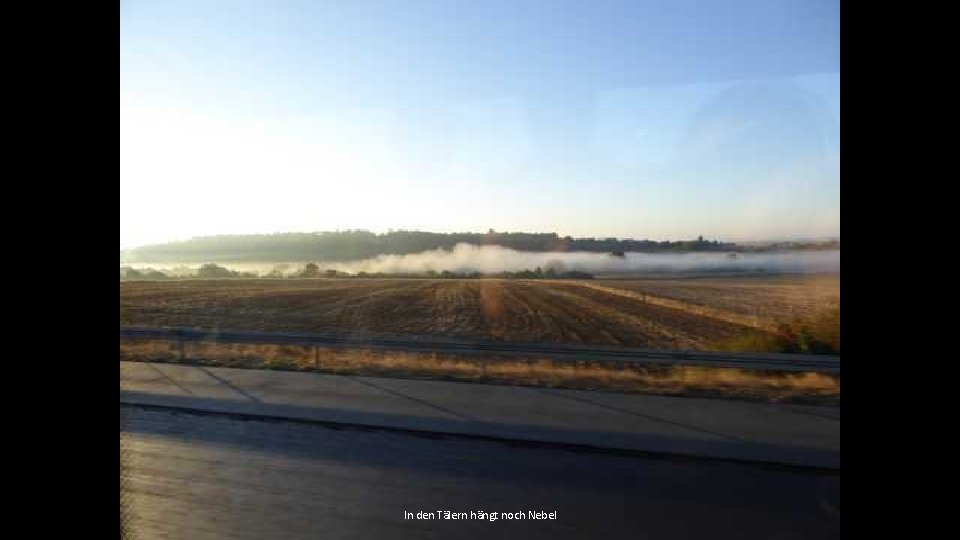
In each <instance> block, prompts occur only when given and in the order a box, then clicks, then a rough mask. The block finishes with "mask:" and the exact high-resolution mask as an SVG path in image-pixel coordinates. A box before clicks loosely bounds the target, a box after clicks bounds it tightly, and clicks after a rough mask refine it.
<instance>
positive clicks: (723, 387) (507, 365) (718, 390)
mask: <svg viewBox="0 0 960 540" xmlns="http://www.w3.org/2000/svg"><path fill="white" fill-rule="evenodd" d="M183 352H184V357H185V358H184V359H183V360H181V359H180V349H179V346H178V345H177V344H176V343H173V342H166V341H139V340H126V341H125V340H121V342H120V360H127V361H145V362H164V363H184V364H200V365H208V366H219V367H233V368H246V369H274V370H285V371H316V372H323V373H331V374H340V375H369V376H384V377H399V378H427V379H440V380H454V381H468V382H485V383H495V384H507V385H521V386H537V387H548V388H570V389H588V390H605V391H615V392H628V393H643V394H659V395H675V396H698V397H718V398H733V399H743V400H751V401H767V402H790V403H807V404H822V405H838V404H839V403H840V378H839V376H831V375H826V374H819V373H784V372H772V371H755V370H743V369H735V368H710V367H701V366H637V365H633V364H627V363H622V364H611V363H600V362H590V361H584V362H560V361H553V360H545V359H538V358H530V359H517V358H513V357H510V358H504V357H486V358H483V359H480V358H476V357H470V356H466V355H450V354H432V353H412V352H393V351H371V350H363V349H350V350H343V349H328V348H322V347H321V348H319V349H315V348H314V347H309V346H306V347H305V346H296V345H252V344H223V343H185V344H184V345H183ZM318 352H319V355H318V354H317V353H318Z"/></svg>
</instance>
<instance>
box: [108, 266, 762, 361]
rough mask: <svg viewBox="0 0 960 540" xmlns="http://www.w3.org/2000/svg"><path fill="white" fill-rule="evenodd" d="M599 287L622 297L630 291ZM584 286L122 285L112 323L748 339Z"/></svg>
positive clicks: (603, 339)
mask: <svg viewBox="0 0 960 540" xmlns="http://www.w3.org/2000/svg"><path fill="white" fill-rule="evenodd" d="M734 281H735V280H734ZM591 283H592V282H591ZM597 283H598V284H603V285H604V286H615V287H627V286H632V283H637V282H636V281H633V282H626V281H624V282H616V281H613V280H610V281H598V282H597ZM586 284H587V282H584V283H577V282H560V281H551V282H547V281H522V280H497V279H474V280H456V279H437V280H427V279H315V280H262V279H260V280H221V281H170V282H122V283H121V284H120V323H121V325H135V326H168V327H178V326H179V327H193V328H207V329H210V328H229V329H233V330H260V331H289V332H338V333H377V334H383V333H387V334H407V335H425V336H427V335H430V336H444V337H449V338H481V339H493V340H503V341H537V342H565V343H583V344H593V345H624V346H636V347H649V348H658V349H708V348H710V344H712V343H716V342H718V341H722V340H728V339H731V338H734V337H736V336H739V335H742V334H743V333H744V332H745V331H747V330H749V326H748V325H744V324H739V323H738V322H737V321H736V320H734V321H730V320H723V319H722V318H717V317H709V316H704V315H703V314H700V313H696V312H692V311H687V310H684V309H676V308H673V307H665V306H662V305H656V304H653V303H649V302H643V301H639V300H637V299H636V298H632V297H630V296H627V295H623V294H617V291H605V290H596V289H593V288H589V287H587V286H585V285H586ZM747 288H748V289H749V287H747ZM666 289H669V286H667V287H666ZM666 289H665V288H664V287H661V288H660V289H658V290H660V291H661V292H663V291H664V290H666ZM703 290H704V291H707V293H709V294H713V295H716V296H719V297H720V298H721V299H722V300H718V301H717V302H718V303H719V304H722V305H724V306H728V305H731V303H732V302H733V300H732V299H731V300H726V298H727V296H728V295H727V292H726V291H725V289H724V285H722V284H711V285H710V286H707V287H705V288H703ZM771 290H772V291H776V290H777V288H776V287H773V288H772V289H771V288H770V286H769V285H768V286H767V288H766V289H764V288H762V287H761V288H756V287H755V292H754V294H755V297H756V298H758V299H759V298H761V297H762V296H763V294H764V291H771ZM681 294H685V295H687V297H689V296H690V295H692V294H693V290H692V289H689V286H688V289H685V292H683V293H681ZM777 298H779V297H777ZM757 301H760V300H757ZM779 301H780V300H776V301H774V304H776V302H779Z"/></svg>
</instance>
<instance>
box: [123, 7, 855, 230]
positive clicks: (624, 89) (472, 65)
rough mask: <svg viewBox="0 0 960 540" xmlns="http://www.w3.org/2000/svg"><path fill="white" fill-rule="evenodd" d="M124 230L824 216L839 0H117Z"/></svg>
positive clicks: (727, 224) (831, 162)
mask: <svg viewBox="0 0 960 540" xmlns="http://www.w3.org/2000/svg"><path fill="white" fill-rule="evenodd" d="M120 23H121V25H120V26H121V29H120V32H121V34H120V36H121V37H120V246H121V249H123V248H131V247H136V246H140V245H144V244H153V243H160V242H166V241H171V240H184V239H187V238H190V237H194V236H206V235H216V234H245V233H274V232H288V231H297V232H306V231H322V230H344V229H366V230H370V231H374V232H386V231H387V230H388V229H406V230H424V231H434V232H454V231H478V232H482V231H486V230H488V229H490V228H494V229H496V230H498V231H499V230H503V231H528V232H554V231H555V232H557V233H558V234H561V235H570V236H574V237H608V236H610V237H621V238H622V237H631V238H649V239H651V240H679V239H691V238H696V237H697V236H699V235H703V236H704V237H707V238H711V239H713V238H717V239H721V240H723V241H744V240H775V239H788V238H825V237H839V236H840V145H839V133H840V120H839V118H840V76H839V4H838V3H837V2H830V1H824V2H796V1H779V0H773V1H760V0H749V1H737V2H733V3H731V2H719V1H718V2H710V1H708V2H702V1H701V2H691V1H686V0H682V1H679V2H674V3H671V4H669V5H666V4H663V3H655V2H652V1H651V2H647V1H632V2H592V3H587V2H580V1H578V2H567V1H554V2H532V1H517V0H511V1H505V0H498V1H485V2H479V3H474V2H456V1H434V0H427V1H422V2H416V3H411V2H399V1H358V2H349V3H347V2H336V3H333V2H331V3H310V2H292V1H280V2H274V3H231V4H224V3H215V2H207V1H200V2H185V1H182V0H172V1H168V2H145V1H137V0H134V1H131V2H124V3H123V4H122V5H121V13H120Z"/></svg>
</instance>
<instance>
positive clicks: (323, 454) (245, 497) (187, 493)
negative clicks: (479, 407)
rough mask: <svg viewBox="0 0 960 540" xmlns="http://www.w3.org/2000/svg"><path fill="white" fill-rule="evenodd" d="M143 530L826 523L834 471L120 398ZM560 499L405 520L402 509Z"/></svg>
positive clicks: (645, 533) (397, 534) (782, 528)
mask: <svg viewBox="0 0 960 540" xmlns="http://www.w3.org/2000/svg"><path fill="white" fill-rule="evenodd" d="M121 424H122V426H123V427H122V430H121V453H122V458H123V459H122V466H123V469H122V470H123V475H122V484H123V485H124V489H123V492H124V499H125V500H126V502H127V515H128V517H129V523H130V528H131V530H132V532H133V533H135V537H136V538H140V539H151V538H198V539H203V538H269V539H281V538H485V539H487V538H490V537H498V538H614V537H615V535H617V536H622V537H629V538H657V539H659V538H668V539H669V538H685V539H690V538H710V539H713V540H717V539H723V538H737V539H751V538H776V539H792V538H818V539H823V538H831V537H838V536H839V534H840V528H839V524H840V521H839V496H840V478H839V474H814V473H809V472H795V471H785V470H777V469H768V468H762V467H757V466H753V465H741V464H732V463H716V462H697V461H695V460H680V461H677V460H670V459H651V458H640V457H624V456H613V455H603V454H599V453H588V452H572V451H567V450H559V449H554V448H536V447H515V446H510V445H509V444H506V443H501V442H492V441H477V440H465V439H458V438H443V437H441V438H426V437H417V436H414V435H410V434H403V433H389V432H382V431H378V430H376V429H332V428H330V427H324V426H319V425H305V424H295V423H290V422H285V421H260V420H237V419H233V418H229V417H222V416H218V415H216V414H214V415H209V414H207V415H195V414H191V413H171V412H167V411H160V410H146V409H142V408H139V407H137V406H122V407H121ZM438 510H449V511H455V512H467V513H469V512H471V511H475V512H476V511H485V512H498V513H501V512H527V511H530V510H534V511H544V512H557V514H556V516H557V518H556V519H555V520H509V519H503V518H501V519H498V520H496V521H489V520H466V521H462V520H456V521H455V520H415V519H414V520H410V519H404V512H413V513H414V514H416V513H417V512H420V511H428V512H429V511H433V512H436V511H438Z"/></svg>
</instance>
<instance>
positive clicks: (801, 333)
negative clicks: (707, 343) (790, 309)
mask: <svg viewBox="0 0 960 540" xmlns="http://www.w3.org/2000/svg"><path fill="white" fill-rule="evenodd" d="M710 348H711V349H712V350H716V351H726V352H778V353H804V354H840V302H839V300H837V301H834V302H831V303H830V305H828V306H827V307H826V308H824V309H822V310H821V311H819V312H818V313H817V314H816V315H813V316H810V317H806V318H795V319H793V320H792V321H789V322H786V321H778V322H777V324H776V330H775V331H773V332H760V331H756V330H751V331H748V332H745V333H743V334H741V335H739V336H736V337H734V338H731V339H727V340H721V341H717V342H714V343H713V344H712V345H711V347H710Z"/></svg>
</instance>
